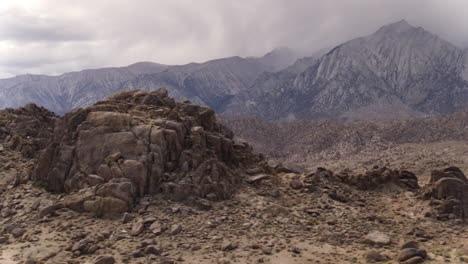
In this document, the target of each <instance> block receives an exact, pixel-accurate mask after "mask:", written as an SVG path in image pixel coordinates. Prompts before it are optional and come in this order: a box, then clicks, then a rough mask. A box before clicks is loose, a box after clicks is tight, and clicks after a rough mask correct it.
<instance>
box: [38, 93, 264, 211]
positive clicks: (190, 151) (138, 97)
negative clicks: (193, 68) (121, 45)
mask: <svg viewBox="0 0 468 264" xmlns="http://www.w3.org/2000/svg"><path fill="white" fill-rule="evenodd" d="M232 138H233V134H232V132H230V131H229V130H227V129H226V128H224V127H223V126H221V125H219V124H218V123H217V122H216V118H215V113H214V111H213V110H212V109H210V108H208V107H204V106H198V105H194V104H191V103H190V102H188V101H184V102H176V101H175V100H174V99H172V98H170V97H168V94H167V90H166V89H159V90H157V91H153V92H146V91H140V90H133V91H121V92H118V93H116V94H114V95H112V96H111V97H109V98H108V99H107V100H105V101H101V102H98V103H97V104H95V105H94V106H91V107H88V108H83V109H77V110H74V111H71V112H69V113H67V114H66V115H65V116H64V117H63V118H61V119H59V120H58V121H57V123H56V126H55V130H54V138H53V142H52V143H51V144H50V145H49V146H48V147H47V148H46V149H45V150H43V151H42V153H41V155H40V159H39V161H38V164H37V167H36V169H35V173H34V175H33V179H34V180H41V181H43V182H45V183H46V184H47V189H48V190H50V191H56V192H67V193H71V192H74V191H78V190H81V189H84V188H87V187H91V186H97V187H95V188H94V189H93V191H92V192H94V193H95V194H97V197H100V198H95V197H96V195H91V196H93V198H89V196H88V195H81V196H80V197H82V198H83V199H81V200H80V202H78V203H75V204H78V205H77V206H76V208H81V209H84V210H85V211H93V212H97V211H99V212H100V213H102V210H99V209H96V208H102V207H106V206H105V205H106V204H110V203H112V204H119V206H118V207H119V208H122V210H118V211H126V210H127V209H128V208H129V207H130V206H131V203H129V202H128V197H125V198H122V197H119V195H116V194H115V193H114V194H112V195H108V194H109V193H110V192H111V191H109V192H107V191H106V192H104V193H101V194H99V192H100V191H101V190H102V189H103V188H105V186H107V185H109V184H110V183H114V184H113V186H114V187H118V186H120V185H121V184H122V179H127V180H128V183H129V184H130V185H131V186H127V187H125V189H126V190H127V191H125V193H131V196H133V197H142V196H144V195H147V194H163V195H165V196H166V197H167V198H168V199H172V200H180V201H182V200H187V199H189V198H191V197H198V198H204V199H208V200H221V199H227V198H229V197H230V196H231V195H232V193H233V192H234V191H235V189H236V188H235V186H236V184H238V183H240V182H241V180H242V178H241V176H240V175H241V174H242V170H244V169H247V168H249V167H251V166H256V165H257V164H258V163H259V162H260V161H261V160H262V157H261V156H260V155H256V154H253V153H252V148H251V147H250V146H249V145H247V144H236V143H235V142H234V141H233V139H232ZM118 179H120V180H118ZM115 181H119V182H120V183H119V184H120V185H119V184H118V183H116V182H115ZM126 184H127V183H126ZM127 185H128V184H127ZM103 186H104V187H103ZM109 188H110V187H109ZM110 189H112V188H110ZM106 197H107V198H106ZM90 199H92V200H93V201H92V202H91V201H90ZM116 199H117V200H119V199H120V200H122V201H124V202H116ZM120 205H121V206H120ZM125 205H127V206H125ZM93 208H94V209H93ZM100 213H99V214H100ZM104 214H105V212H104Z"/></svg>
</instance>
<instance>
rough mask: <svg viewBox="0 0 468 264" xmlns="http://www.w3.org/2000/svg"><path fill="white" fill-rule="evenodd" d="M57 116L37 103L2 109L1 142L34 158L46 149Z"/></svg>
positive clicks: (0, 122)
mask: <svg viewBox="0 0 468 264" xmlns="http://www.w3.org/2000/svg"><path fill="white" fill-rule="evenodd" d="M56 118H57V116H56V115H55V114H54V113H52V112H50V111H49V110H47V109H45V108H44V107H39V106H37V105H35V104H27V105H25V106H24V107H20V108H17V109H11V108H8V109H5V110H2V111H0V143H6V146H7V147H9V148H10V149H12V150H16V151H19V152H21V153H22V154H23V156H24V157H26V158H33V157H35V155H36V152H37V151H39V150H41V149H44V148H45V147H46V146H47V144H48V143H49V142H50V139H51V138H52V134H53V128H54V122H55V119H56Z"/></svg>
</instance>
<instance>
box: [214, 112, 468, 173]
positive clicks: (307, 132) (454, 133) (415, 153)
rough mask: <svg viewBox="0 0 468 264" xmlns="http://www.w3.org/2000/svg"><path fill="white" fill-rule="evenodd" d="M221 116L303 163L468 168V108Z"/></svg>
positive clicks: (270, 152) (259, 143)
mask: <svg viewBox="0 0 468 264" xmlns="http://www.w3.org/2000/svg"><path fill="white" fill-rule="evenodd" d="M221 120H222V122H223V123H224V124H226V126H228V127H230V128H232V129H233V131H234V133H235V135H236V137H237V138H238V139H239V140H244V141H247V142H250V143H251V144H252V145H253V146H254V149H255V150H256V151H259V152H262V153H264V154H266V156H267V157H268V158H270V159H274V160H277V161H280V162H283V163H285V164H288V165H289V166H293V167H295V166H298V169H300V168H302V169H304V168H307V167H316V166H324V167H328V168H333V169H339V168H343V167H347V168H362V167H367V168H370V167H372V166H374V165H380V166H382V165H391V166H401V167H411V168H412V170H417V172H418V174H419V175H425V176H427V175H428V174H429V173H430V171H431V170H432V169H436V168H438V167H440V166H446V165H448V164H452V165H457V166H461V167H463V168H464V169H468V167H466V166H467V164H468V160H467V154H468V153H467V152H466V150H467V149H468V112H467V111H460V112H457V113H455V114H452V115H449V116H445V117H438V118H413V119H407V120H392V121H390V120H387V121H383V120H381V121H359V122H350V123H342V122H331V121H289V122H268V121H263V120H260V119H257V118H251V117H237V118H228V117H223V118H222V119H221Z"/></svg>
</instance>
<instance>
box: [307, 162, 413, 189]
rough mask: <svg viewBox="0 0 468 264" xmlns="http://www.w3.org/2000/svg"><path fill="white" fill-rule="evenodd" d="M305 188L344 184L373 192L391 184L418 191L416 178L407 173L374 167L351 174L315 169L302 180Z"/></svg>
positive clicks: (349, 172) (346, 171) (348, 172)
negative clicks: (326, 184) (327, 184)
mask: <svg viewBox="0 0 468 264" xmlns="http://www.w3.org/2000/svg"><path fill="white" fill-rule="evenodd" d="M304 182H305V187H306V188H309V189H314V188H316V187H317V186H319V185H321V184H323V183H334V184H337V183H345V184H347V185H350V186H353V187H356V189H359V190H374V189H377V188H379V187H382V186H384V185H388V184H393V185H395V186H397V187H399V188H401V189H404V190H416V189H419V185H418V178H417V177H416V175H414V173H412V172H409V171H404V170H403V171H400V170H392V169H390V168H387V167H382V168H378V167H375V168H373V169H372V170H368V171H366V172H364V173H358V174H356V173H353V172H351V171H348V170H344V171H342V172H339V173H336V174H335V173H333V171H330V170H327V169H325V168H317V170H316V171H315V172H312V173H309V174H307V175H306V176H305V179H304Z"/></svg>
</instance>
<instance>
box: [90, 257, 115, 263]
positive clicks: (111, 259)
mask: <svg viewBox="0 0 468 264" xmlns="http://www.w3.org/2000/svg"><path fill="white" fill-rule="evenodd" d="M114 263H115V259H114V257H112V256H102V257H99V258H98V259H97V260H96V261H94V264H114Z"/></svg>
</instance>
